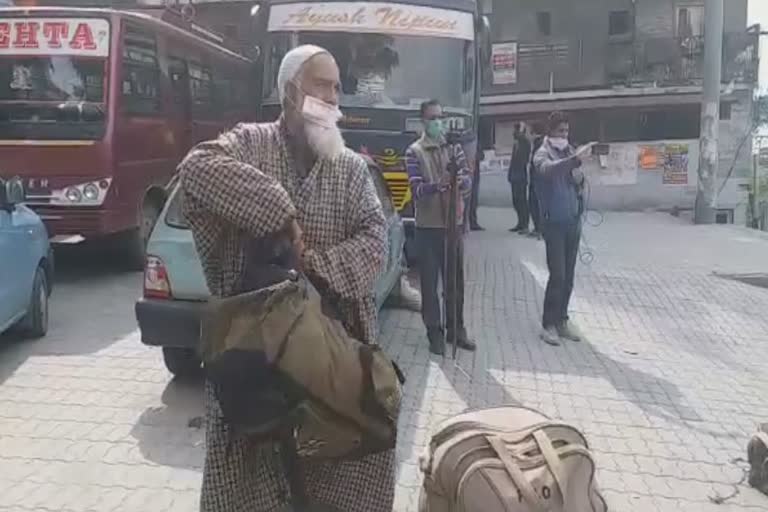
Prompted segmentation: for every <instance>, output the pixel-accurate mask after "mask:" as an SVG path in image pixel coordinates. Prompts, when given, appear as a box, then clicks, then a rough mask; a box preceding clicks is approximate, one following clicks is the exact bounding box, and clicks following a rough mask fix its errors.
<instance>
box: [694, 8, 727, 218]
mask: <svg viewBox="0 0 768 512" xmlns="http://www.w3.org/2000/svg"><path fill="white" fill-rule="evenodd" d="M723 1H724V0H706V3H705V4H704V10H705V13H704V16H705V19H704V94H703V96H704V97H703V101H702V104H701V139H700V150H699V184H698V191H697V193H696V205H695V216H694V221H695V223H696V224H714V222H715V206H716V204H717V183H716V182H717V168H718V162H719V158H718V139H719V131H720V130H719V124H720V82H721V77H722V62H723V9H724V7H723Z"/></svg>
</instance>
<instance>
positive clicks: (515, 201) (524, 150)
mask: <svg viewBox="0 0 768 512" xmlns="http://www.w3.org/2000/svg"><path fill="white" fill-rule="evenodd" d="M514 137H515V147H514V149H513V150H512V158H511V159H510V160H509V170H508V171H507V181H509V184H510V185H511V187H512V206H513V207H514V208H515V212H516V213H517V226H515V227H513V228H512V229H510V231H512V232H518V233H520V234H521V235H527V234H528V225H529V223H530V213H529V210H528V166H529V164H530V162H531V142H530V141H529V140H528V137H527V135H526V133H525V127H524V125H523V123H516V124H515V135H514Z"/></svg>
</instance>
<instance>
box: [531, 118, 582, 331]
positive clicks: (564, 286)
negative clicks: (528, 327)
mask: <svg viewBox="0 0 768 512" xmlns="http://www.w3.org/2000/svg"><path fill="white" fill-rule="evenodd" d="M547 124H548V127H547V128H548V135H547V137H545V138H544V142H543V143H542V145H541V147H540V148H539V150H538V151H537V152H536V154H535V155H534V158H533V164H534V168H535V171H536V178H537V182H536V185H537V191H536V192H537V196H538V199H539V203H540V207H541V213H542V228H543V230H544V240H545V242H546V244H547V268H548V269H549V281H548V282H547V290H546V293H545V296H544V317H543V319H542V326H543V331H542V333H541V339H542V340H544V342H546V343H548V344H550V345H559V344H560V338H564V339H567V340H571V341H581V336H580V335H579V334H578V332H577V331H576V329H575V328H574V327H573V326H572V325H570V323H569V322H568V303H569V301H570V299H571V292H572V291H573V278H574V271H575V268H576V258H577V256H578V253H579V243H580V241H581V215H582V213H583V211H584V202H583V196H582V190H583V188H584V174H583V173H582V172H581V170H580V167H581V164H582V160H584V159H585V158H588V156H589V155H590V152H591V148H592V145H593V144H586V145H584V146H580V147H579V148H578V149H574V148H573V146H571V145H570V143H569V142H568V135H569V129H570V125H569V122H568V118H567V117H566V115H565V114H563V113H562V112H553V113H552V114H551V115H550V116H549V121H548V123H547Z"/></svg>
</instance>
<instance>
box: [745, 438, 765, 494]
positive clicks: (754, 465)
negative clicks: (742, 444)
mask: <svg viewBox="0 0 768 512" xmlns="http://www.w3.org/2000/svg"><path fill="white" fill-rule="evenodd" d="M747 460H748V461H749V485H751V486H752V487H754V488H755V489H757V490H758V491H760V492H762V493H763V494H766V495H768V423H765V424H763V425H760V427H759V428H758V431H757V433H756V434H755V435H753V436H752V439H750V441H749V445H748V446H747Z"/></svg>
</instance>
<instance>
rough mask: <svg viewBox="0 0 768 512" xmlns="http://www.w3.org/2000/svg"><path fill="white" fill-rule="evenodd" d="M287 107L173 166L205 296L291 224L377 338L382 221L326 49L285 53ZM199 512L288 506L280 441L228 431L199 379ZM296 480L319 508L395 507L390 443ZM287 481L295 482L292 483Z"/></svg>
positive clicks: (319, 466) (309, 260) (357, 328)
mask: <svg viewBox="0 0 768 512" xmlns="http://www.w3.org/2000/svg"><path fill="white" fill-rule="evenodd" d="M277 87H278V91H279V96H280V101H281V103H282V107H283V113H282V115H281V117H280V119H279V120H278V121H276V122H274V123H263V124H239V125H238V126H236V127H235V128H234V129H232V130H230V131H228V132H225V133H223V134H222V135H220V136H219V137H218V138H217V139H216V140H213V141H209V142H203V143H201V144H199V145H198V146H196V147H195V148H193V149H192V151H191V152H190V153H189V155H187V157H186V158H185V159H184V161H183V162H182V163H181V165H180V172H181V187H182V193H183V198H184V214H185V216H186V218H187V219H188V221H189V224H190V226H191V229H192V234H193V236H194V239H195V246H196V248H197V251H198V253H199V255H200V259H201V261H202V264H203V269H204V273H205V277H206V281H207V284H208V287H209V289H210V290H211V293H212V294H213V295H215V296H231V295H233V294H235V293H237V289H238V286H239V283H240V282H241V281H242V278H243V269H244V262H245V257H246V254H245V249H246V247H247V243H248V241H249V240H250V239H253V238H260V237H263V236H265V235H267V234H269V233H274V232H278V231H281V230H284V229H288V230H290V231H291V232H292V233H293V236H292V239H293V241H294V244H295V246H296V250H297V253H299V254H301V255H302V256H301V259H302V262H301V268H302V270H303V272H304V273H306V274H307V275H308V276H311V277H314V278H317V279H320V280H322V281H323V282H325V283H326V284H327V286H328V287H329V288H330V289H331V290H332V291H333V292H334V294H335V295H336V296H337V297H338V298H339V300H338V302H337V306H338V310H339V311H340V313H341V318H342V321H343V323H344V326H345V327H346V328H347V330H348V331H349V333H350V334H351V335H352V336H354V337H355V338H357V339H359V340H361V341H364V342H369V343H370V342H373V341H374V339H375V333H376V329H377V327H376V306H375V303H374V294H373V285H374V281H375V278H376V276H377V275H378V274H379V272H380V271H381V270H382V267H383V264H384V260H385V255H386V250H387V249H386V247H387V235H386V229H387V228H386V221H385V218H384V214H383V211H382V207H381V203H380V201H379V199H378V197H377V195H376V190H375V188H374V184H373V182H372V180H371V176H370V174H369V171H368V167H367V165H366V163H365V162H364V161H363V159H362V158H361V157H360V156H359V155H357V154H355V153H354V152H352V151H351V150H349V149H346V148H345V147H344V140H343V138H342V136H341V133H340V131H339V129H338V127H337V126H336V123H337V122H338V120H339V119H340V118H341V112H340V111H339V109H338V96H339V69H338V67H337V65H336V62H335V60H334V59H333V57H332V56H331V54H330V53H328V52H327V51H326V50H324V49H323V48H320V47H317V46H311V45H304V46H299V47H297V48H294V49H293V50H291V51H289V52H288V53H287V54H286V55H285V57H284V59H283V61H282V63H281V65H280V69H279V71H278V77H277ZM205 406H206V455H205V465H204V469H203V484H202V493H201V498H200V510H201V511H202V512H245V511H246V510H248V511H251V510H253V511H257V510H258V511H278V510H279V511H281V512H309V511H306V510H294V509H293V508H291V507H292V504H291V501H292V497H291V488H296V486H295V483H296V482H295V480H294V481H293V482H289V481H288V479H287V478H286V468H285V466H284V464H283V463H282V461H281V458H282V457H281V453H280V450H279V447H278V446H279V445H276V444H274V443H272V442H265V441H256V440H253V439H247V438H233V437H230V432H229V431H228V428H227V424H226V423H225V421H224V419H223V418H222V412H221V406H220V404H219V402H218V401H217V399H216V395H215V393H214V390H213V389H212V385H211V384H210V383H206V393H205ZM301 466H302V471H303V474H304V478H303V479H302V482H301V484H303V485H302V487H303V488H304V491H305V492H306V495H307V497H308V498H309V500H310V501H311V507H312V508H310V510H311V511H312V512H316V511H319V510H323V511H330V510H333V511H336V512H359V511H361V510H365V511H366V512H391V511H392V505H393V500H394V488H395V482H394V477H395V458H394V450H390V451H386V452H382V453H377V454H374V455H370V456H367V457H363V458H361V459H358V460H350V461H329V462H322V463H320V462H312V463H308V462H302V463H301ZM291 483H293V484H294V486H293V487H292V486H291V485H290V484H291Z"/></svg>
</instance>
